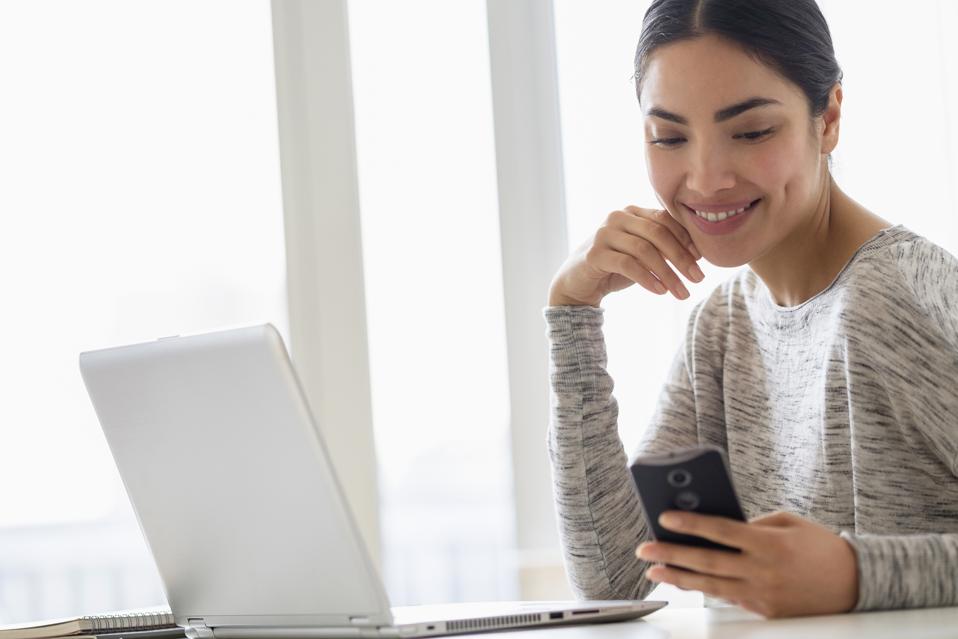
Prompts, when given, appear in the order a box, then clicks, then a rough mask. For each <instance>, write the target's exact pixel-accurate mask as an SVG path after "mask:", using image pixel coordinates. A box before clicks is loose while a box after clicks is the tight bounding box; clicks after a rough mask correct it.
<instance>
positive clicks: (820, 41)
mask: <svg viewBox="0 0 958 639" xmlns="http://www.w3.org/2000/svg"><path fill="white" fill-rule="evenodd" d="M706 34H714V35H718V36H721V37H723V38H725V39H726V40H729V41H731V42H734V43H735V44H738V45H739V46H740V47H742V49H744V51H745V52H746V53H747V54H749V55H751V56H752V57H754V58H755V59H757V60H759V61H760V62H763V63H765V64H766V65H768V66H769V67H771V68H772V69H774V70H776V71H777V72H778V73H779V74H781V75H782V76H784V77H785V78H786V79H788V80H790V81H791V82H793V83H795V84H796V85H798V86H799V87H800V88H801V89H802V91H803V92H804V93H805V96H806V97H807V98H808V105H809V110H810V111H811V114H812V117H813V118H815V117H818V116H819V115H821V114H822V113H823V112H824V111H825V109H826V107H827V106H828V96H829V93H830V92H831V89H832V87H833V86H834V85H835V83H836V82H838V83H840V82H841V81H842V70H841V68H840V67H839V66H838V61H837V60H835V51H834V49H833V48H832V36H831V33H829V31H828V24H827V23H826V22H825V16H823V15H822V12H821V10H820V9H819V8H818V5H817V4H815V0H655V1H654V2H653V3H652V5H651V6H650V7H649V9H648V11H646V12H645V18H644V19H643V20H642V35H641V36H640V37H639V46H638V48H637V49H636V51H635V76H634V78H635V95H636V97H638V98H639V100H640V101H641V97H640V94H641V91H642V76H643V74H644V73H645V69H646V66H647V64H648V61H649V55H650V54H651V53H652V52H653V51H654V50H655V49H656V48H657V47H660V46H662V45H664V44H668V43H671V42H677V41H679V40H688V39H692V38H697V37H699V36H703V35H706Z"/></svg>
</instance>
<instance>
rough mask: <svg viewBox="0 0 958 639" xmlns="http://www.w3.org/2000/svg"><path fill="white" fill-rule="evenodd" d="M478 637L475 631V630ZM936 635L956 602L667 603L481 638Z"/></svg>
mask: <svg viewBox="0 0 958 639" xmlns="http://www.w3.org/2000/svg"><path fill="white" fill-rule="evenodd" d="M475 636H476V637H477V639H479V637H480V635H475ZM507 636H508V639H733V638H734V639H766V638H767V639H778V638H780V637H786V638H788V639H839V638H841V639H846V638H847V639H936V638H938V637H949V638H955V637H958V607H956V608H924V609H918V610H893V611H882V612H862V613H855V614H846V615H828V616H820V617H800V618H796V619H772V620H766V619H763V618H762V617H760V616H759V615H755V614H752V613H750V612H747V611H745V610H743V609H741V608H732V607H727V608H669V607H665V608H663V609H662V610H658V611H656V612H653V613H652V614H650V615H646V616H645V617H643V618H641V619H636V620H635V621H626V622H620V623H607V624H597V625H582V626H565V627H562V628H542V629H538V630H527V631H522V632H506V633H500V632H497V633H491V634H485V635H481V639H507Z"/></svg>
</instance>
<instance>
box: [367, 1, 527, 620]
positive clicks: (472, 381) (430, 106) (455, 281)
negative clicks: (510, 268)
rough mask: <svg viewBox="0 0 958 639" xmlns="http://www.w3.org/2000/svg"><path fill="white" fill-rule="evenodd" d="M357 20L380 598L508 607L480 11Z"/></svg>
mask: <svg viewBox="0 0 958 639" xmlns="http://www.w3.org/2000/svg"><path fill="white" fill-rule="evenodd" d="M349 21H350V42H351V49H352V66H353V87H354V100H355V105H356V106H355V108H356V135H357V143H356V146H357V157H358V174H359V186H360V201H361V209H362V234H363V256H364V260H365V266H364V269H365V277H366V300H367V318H368V320H367V321H368V325H369V347H370V348H369V350H370V371H371V372H370V377H371V388H372V397H373V422H374V425H375V435H376V448H377V454H378V458H379V475H380V499H381V516H382V518H381V526H382V535H381V538H382V543H383V572H384V579H385V581H386V587H387V590H388V591H389V595H390V598H391V600H392V603H393V604H394V605H403V604H411V603H424V602H441V601H461V600H465V599H472V600H478V599H510V598H515V597H516V595H515V593H516V592H517V585H516V583H515V569H514V567H513V565H512V562H513V556H512V549H513V544H514V541H513V535H514V533H513V514H512V512H513V511H512V501H511V481H512V480H511V463H510V458H509V448H508V446H509V444H508V442H509V430H508V428H509V414H508V413H509V406H508V381H507V370H506V359H505V328H504V319H503V318H504V316H503V305H502V304H503V302H502V291H501V288H502V284H501V283H502V276H501V262H500V253H499V225H498V204H497V199H496V173H495V148H494V139H493V123H492V104H491V97H490V80H489V61H488V60H489V54H488V37H487V32H486V15H485V3H484V2H482V1H481V0H468V1H462V2H455V3H448V2H442V1H439V0H414V1H412V2H403V3H395V4H393V3H383V2H375V1H373V0H351V2H350V3H349ZM490 460H492V462H491V463H490Z"/></svg>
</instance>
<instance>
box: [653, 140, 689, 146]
mask: <svg viewBox="0 0 958 639" xmlns="http://www.w3.org/2000/svg"><path fill="white" fill-rule="evenodd" d="M682 142H685V138H655V139H654V140H649V144H655V145H657V146H664V147H671V146H677V145H679V144H681V143H682Z"/></svg>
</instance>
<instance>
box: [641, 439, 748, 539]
mask: <svg viewBox="0 0 958 639" xmlns="http://www.w3.org/2000/svg"><path fill="white" fill-rule="evenodd" d="M629 468H630V470H631V471H632V479H633V480H634V481H635V487H636V490H637V491H638V493H639V500H640V501H641V502H642V508H643V510H644V511H645V519H646V521H647V522H648V524H649V528H650V530H651V531H652V536H653V537H655V539H656V540H657V541H667V542H670V543H675V544H686V545H688V546H700V547H703V548H716V549H720V550H730V551H735V552H738V549H737V548H730V547H728V546H726V545H724V544H720V543H716V542H713V541H710V540H708V539H703V538H702V537H697V536H694V535H685V534H682V533H677V532H674V531H671V530H668V529H666V528H663V527H662V526H661V525H660V524H659V515H661V514H662V513H663V512H665V511H666V510H687V511H692V512H696V513H701V514H703V515H718V516H720V517H728V518H729V519H735V520H738V521H746V519H745V514H744V513H743V512H742V507H741V505H740V504H739V501H738V497H737V496H736V494H735V487H734V486H733V485H732V478H731V477H730V476H729V472H728V462H726V460H725V451H723V450H722V449H721V448H719V447H717V446H696V447H694V448H686V449H682V450H677V451H674V452H670V453H665V454H661V455H641V456H639V457H636V458H635V460H633V462H632V464H631V465H630V466H629Z"/></svg>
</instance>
